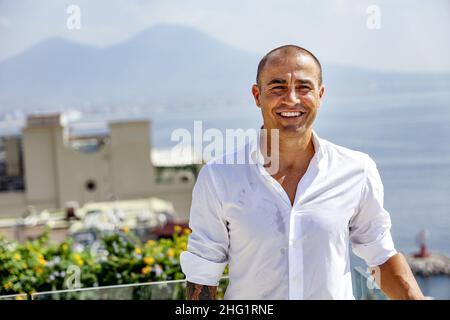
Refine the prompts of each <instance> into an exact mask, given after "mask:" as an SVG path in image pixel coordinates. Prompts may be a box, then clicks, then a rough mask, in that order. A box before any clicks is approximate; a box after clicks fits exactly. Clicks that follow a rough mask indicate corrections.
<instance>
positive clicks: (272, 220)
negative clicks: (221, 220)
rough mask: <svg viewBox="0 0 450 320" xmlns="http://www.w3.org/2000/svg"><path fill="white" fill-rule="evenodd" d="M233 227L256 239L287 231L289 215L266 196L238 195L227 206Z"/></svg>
mask: <svg viewBox="0 0 450 320" xmlns="http://www.w3.org/2000/svg"><path fill="white" fill-rule="evenodd" d="M227 207H228V208H227V216H228V219H229V221H230V224H231V227H232V228H233V229H234V230H235V231H237V232H239V233H240V235H241V236H242V235H244V234H245V235H248V236H249V237H253V238H254V239H257V238H258V239H261V240H262V239H267V238H268V236H269V238H270V235H271V234H277V235H283V234H286V233H287V224H288V221H287V220H286V219H287V217H286V216H285V215H284V214H283V211H282V210H280V209H279V207H278V205H277V204H275V202H274V201H271V200H270V199H268V198H266V197H262V196H261V197H243V196H241V197H237V199H234V201H233V202H232V203H229V204H228V206H227Z"/></svg>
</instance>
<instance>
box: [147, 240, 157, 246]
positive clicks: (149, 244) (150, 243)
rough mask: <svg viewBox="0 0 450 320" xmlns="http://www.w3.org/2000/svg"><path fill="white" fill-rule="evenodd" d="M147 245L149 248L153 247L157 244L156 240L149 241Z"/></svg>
mask: <svg viewBox="0 0 450 320" xmlns="http://www.w3.org/2000/svg"><path fill="white" fill-rule="evenodd" d="M146 244H147V245H148V246H152V245H154V244H155V240H148V241H147V242H146Z"/></svg>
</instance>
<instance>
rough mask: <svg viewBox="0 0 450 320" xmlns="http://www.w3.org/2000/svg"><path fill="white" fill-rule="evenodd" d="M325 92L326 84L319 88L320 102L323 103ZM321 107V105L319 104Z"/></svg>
mask: <svg viewBox="0 0 450 320" xmlns="http://www.w3.org/2000/svg"><path fill="white" fill-rule="evenodd" d="M324 94H325V86H324V85H323V84H322V85H321V86H320V89H319V100H320V104H322V99H323V95H324ZM319 107H320V105H319Z"/></svg>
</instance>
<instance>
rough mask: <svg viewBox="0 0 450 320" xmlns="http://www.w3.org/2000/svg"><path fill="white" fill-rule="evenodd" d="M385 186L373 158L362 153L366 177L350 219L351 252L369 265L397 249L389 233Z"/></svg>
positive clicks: (384, 258) (379, 263)
mask: <svg viewBox="0 0 450 320" xmlns="http://www.w3.org/2000/svg"><path fill="white" fill-rule="evenodd" d="M383 202H384V190H383V183H382V181H381V177H380V174H379V172H378V169H377V167H376V164H375V162H374V161H373V160H372V159H371V158H370V157H369V156H366V157H365V178H364V183H363V187H362V192H361V201H360V204H359V207H358V209H357V211H356V212H355V215H354V216H353V217H352V219H351V220H350V241H351V243H352V248H353V252H354V253H355V254H356V255H357V256H358V257H360V258H362V259H364V260H365V261H366V263H367V265H368V266H369V267H375V266H378V265H381V264H383V263H384V262H386V261H387V260H388V259H389V258H390V257H392V256H393V255H395V254H396V253H397V251H396V250H395V247H394V242H393V240H392V236H391V232H390V229H391V218H390V215H389V212H387V211H386V209H384V206H383Z"/></svg>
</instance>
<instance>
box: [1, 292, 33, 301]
mask: <svg viewBox="0 0 450 320" xmlns="http://www.w3.org/2000/svg"><path fill="white" fill-rule="evenodd" d="M0 300H28V295H27V294H25V293H24V294H11V295H6V296H0Z"/></svg>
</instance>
